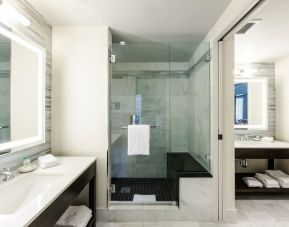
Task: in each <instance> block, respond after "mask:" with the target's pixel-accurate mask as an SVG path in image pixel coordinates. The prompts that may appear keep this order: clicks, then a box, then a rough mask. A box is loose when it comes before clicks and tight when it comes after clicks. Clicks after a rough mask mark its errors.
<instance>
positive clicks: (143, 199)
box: [133, 194, 157, 203]
mask: <svg viewBox="0 0 289 227" xmlns="http://www.w3.org/2000/svg"><path fill="white" fill-rule="evenodd" d="M156 201H157V200H156V195H139V194H134V195H133V202H135V203H155V202H156Z"/></svg>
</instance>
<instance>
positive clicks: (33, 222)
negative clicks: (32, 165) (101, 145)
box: [0, 157, 96, 227]
mask: <svg viewBox="0 0 289 227" xmlns="http://www.w3.org/2000/svg"><path fill="white" fill-rule="evenodd" d="M57 158H58V159H59V160H60V162H61V165H58V166H54V167H51V168H47V169H38V170H36V171H34V172H30V173H26V174H21V175H20V174H18V175H15V178H14V179H12V180H10V181H8V182H1V183H0V200H1V203H0V226H1V227H6V226H7V227H18V226H19V227H20V226H29V227H39V226H41V227H51V226H54V225H55V223H56V222H57V220H58V219H59V218H60V217H61V215H62V214H63V213H64V212H65V210H66V209H67V208H68V207H69V206H70V205H72V203H73V202H74V200H75V199H76V198H77V196H78V195H79V193H80V192H81V191H82V190H83V189H84V188H85V186H86V185H88V186H89V208H90V209H91V210H92V218H91V219H90V221H89V223H88V225H87V226H89V227H90V226H95V225H96V220H95V211H96V209H95V202H96V197H95V193H96V188H95V173H96V161H95V158H93V157H57Z"/></svg>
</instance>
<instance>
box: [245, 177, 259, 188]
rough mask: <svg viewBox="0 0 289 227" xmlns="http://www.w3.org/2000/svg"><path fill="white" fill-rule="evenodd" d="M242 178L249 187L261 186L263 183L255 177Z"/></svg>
mask: <svg viewBox="0 0 289 227" xmlns="http://www.w3.org/2000/svg"><path fill="white" fill-rule="evenodd" d="M242 179H243V181H244V182H245V184H246V185H247V186H248V187H249V188H263V184H262V183H261V182H260V181H259V180H258V179H256V178H255V177H243V178H242Z"/></svg>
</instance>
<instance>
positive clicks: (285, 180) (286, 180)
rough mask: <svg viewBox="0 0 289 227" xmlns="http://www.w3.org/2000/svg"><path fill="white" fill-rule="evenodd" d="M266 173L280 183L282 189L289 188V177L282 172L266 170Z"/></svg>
mask: <svg viewBox="0 0 289 227" xmlns="http://www.w3.org/2000/svg"><path fill="white" fill-rule="evenodd" d="M265 173H266V174H268V175H269V176H270V177H272V178H274V179H275V180H277V181H278V183H279V184H280V186H281V187H282V188H289V175H287V174H286V173H284V172H283V171H281V170H265Z"/></svg>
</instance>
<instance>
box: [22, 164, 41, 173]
mask: <svg viewBox="0 0 289 227" xmlns="http://www.w3.org/2000/svg"><path fill="white" fill-rule="evenodd" d="M36 169H37V165H36V164H29V165H24V166H21V167H19V168H18V169H17V170H18V171H19V173H28V172H32V171H34V170H36Z"/></svg>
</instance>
